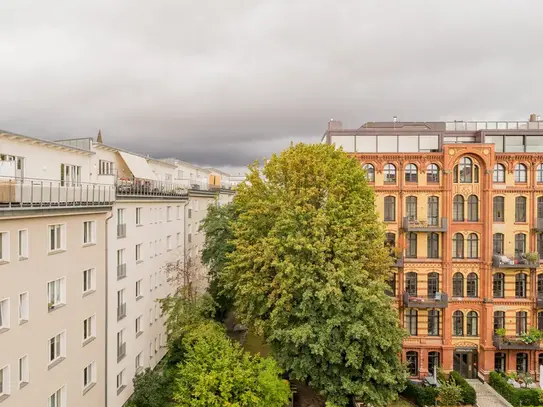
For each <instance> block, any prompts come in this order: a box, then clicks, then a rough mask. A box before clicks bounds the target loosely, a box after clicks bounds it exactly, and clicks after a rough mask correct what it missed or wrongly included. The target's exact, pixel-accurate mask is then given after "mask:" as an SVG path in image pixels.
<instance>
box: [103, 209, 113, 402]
mask: <svg viewBox="0 0 543 407" xmlns="http://www.w3.org/2000/svg"><path fill="white" fill-rule="evenodd" d="M112 217H113V207H112V208H111V212H110V213H109V216H107V217H106V231H105V235H106V239H105V240H106V267H105V278H106V312H105V314H106V315H105V326H106V329H105V361H106V369H105V378H106V382H105V396H106V400H105V404H104V406H105V407H107V400H108V397H107V383H108V377H107V373H108V370H109V369H108V366H107V347H108V329H107V327H108V325H107V324H108V308H107V307H108V302H109V301H108V298H109V281H108V254H109V243H108V223H109V220H110V219H111V218H112Z"/></svg>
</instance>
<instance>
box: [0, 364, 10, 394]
mask: <svg viewBox="0 0 543 407" xmlns="http://www.w3.org/2000/svg"><path fill="white" fill-rule="evenodd" d="M10 383H11V379H10V371H9V365H7V366H4V367H3V368H0V397H1V396H4V395H9V394H10V393H11V389H10Z"/></svg>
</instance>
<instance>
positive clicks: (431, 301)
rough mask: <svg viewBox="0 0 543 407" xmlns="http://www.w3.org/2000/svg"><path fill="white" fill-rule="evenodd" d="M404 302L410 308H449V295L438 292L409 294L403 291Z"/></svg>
mask: <svg viewBox="0 0 543 407" xmlns="http://www.w3.org/2000/svg"><path fill="white" fill-rule="evenodd" d="M403 303H404V306H405V307H409V308H447V305H448V304H449V296H448V295H447V294H446V293H436V294H435V295H433V296H419V295H416V296H415V295H409V293H408V292H407V291H404V293H403Z"/></svg>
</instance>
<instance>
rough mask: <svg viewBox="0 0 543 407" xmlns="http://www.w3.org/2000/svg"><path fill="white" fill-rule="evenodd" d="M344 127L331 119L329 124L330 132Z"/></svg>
mask: <svg viewBox="0 0 543 407" xmlns="http://www.w3.org/2000/svg"><path fill="white" fill-rule="evenodd" d="M342 127H343V124H342V123H341V122H340V121H338V120H334V119H330V121H329V122H328V130H341V129H342Z"/></svg>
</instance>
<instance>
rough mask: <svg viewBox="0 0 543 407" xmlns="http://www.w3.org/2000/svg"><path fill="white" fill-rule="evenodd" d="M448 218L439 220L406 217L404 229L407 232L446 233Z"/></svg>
mask: <svg viewBox="0 0 543 407" xmlns="http://www.w3.org/2000/svg"><path fill="white" fill-rule="evenodd" d="M447 226H448V224H447V218H445V217H443V218H439V219H432V218H429V219H424V220H417V219H409V217H407V216H405V217H404V218H403V228H404V230H405V231H407V232H446V231H447Z"/></svg>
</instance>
